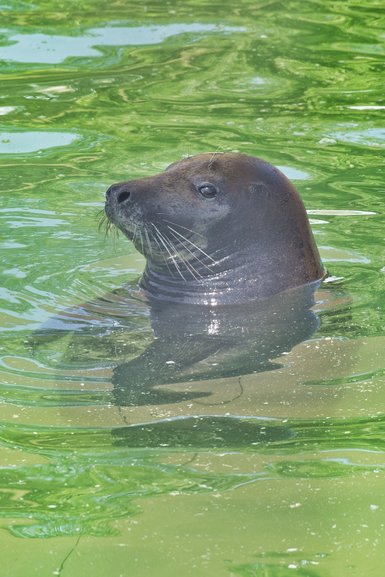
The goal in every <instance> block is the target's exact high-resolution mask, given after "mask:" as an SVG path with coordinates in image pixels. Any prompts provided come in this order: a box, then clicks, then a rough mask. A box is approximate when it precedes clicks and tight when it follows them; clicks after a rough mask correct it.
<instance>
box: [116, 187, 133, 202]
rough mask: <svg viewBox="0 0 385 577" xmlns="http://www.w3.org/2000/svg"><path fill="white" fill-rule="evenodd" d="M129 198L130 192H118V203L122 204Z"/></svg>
mask: <svg viewBox="0 0 385 577" xmlns="http://www.w3.org/2000/svg"><path fill="white" fill-rule="evenodd" d="M130 196H131V192H130V191H129V190H122V192H119V194H118V203H119V204H120V203H122V202H125V201H126V200H128V199H129V198H130Z"/></svg>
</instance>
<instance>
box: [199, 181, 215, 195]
mask: <svg viewBox="0 0 385 577" xmlns="http://www.w3.org/2000/svg"><path fill="white" fill-rule="evenodd" d="M198 192H199V193H200V194H201V195H202V196H204V197H205V198H214V197H216V196H217V194H218V190H217V188H216V187H215V186H214V185H213V184H210V183H209V182H205V183H204V184H201V185H200V186H198Z"/></svg>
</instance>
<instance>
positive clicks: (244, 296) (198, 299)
mask: <svg viewBox="0 0 385 577" xmlns="http://www.w3.org/2000/svg"><path fill="white" fill-rule="evenodd" d="M248 252H249V251H248ZM249 254H250V253H249ZM232 257H233V258H229V257H227V258H225V259H223V260H222V261H217V266H216V267H213V270H212V271H209V270H208V269H207V268H204V267H202V268H201V269H200V270H196V271H195V276H196V273H199V275H200V276H199V278H194V277H193V276H192V274H191V271H189V270H188V269H183V268H181V265H180V266H178V268H177V269H176V268H175V267H174V269H171V267H168V268H166V267H159V266H152V264H153V263H151V261H149V260H147V264H146V268H145V270H144V273H143V276H142V278H141V281H140V286H141V288H142V289H143V290H144V293H145V296H146V297H147V298H148V300H150V301H154V300H155V301H163V302H166V301H167V302H174V303H183V304H194V305H208V306H216V305H227V304H232V305H233V304H235V303H237V304H241V303H247V302H251V301H254V300H260V299H266V298H270V297H271V296H272V295H274V294H278V293H281V292H284V291H286V290H288V289H290V288H294V287H298V286H302V285H306V284H309V283H311V282H312V281H315V282H316V284H318V282H319V281H320V280H321V278H322V276H323V271H322V268H320V269H319V271H318V274H316V275H314V272H313V274H310V275H308V274H307V271H304V270H302V264H301V262H298V261H297V262H288V261H287V259H286V260H285V259H284V258H282V255H278V254H277V255H276V256H272V255H271V254H270V256H269V257H268V258H266V259H260V258H259V259H257V258H254V259H252V261H251V262H250V261H248V260H245V259H244V255H242V254H236V255H232ZM235 257H236V258H235ZM242 257H243V258H242Z"/></svg>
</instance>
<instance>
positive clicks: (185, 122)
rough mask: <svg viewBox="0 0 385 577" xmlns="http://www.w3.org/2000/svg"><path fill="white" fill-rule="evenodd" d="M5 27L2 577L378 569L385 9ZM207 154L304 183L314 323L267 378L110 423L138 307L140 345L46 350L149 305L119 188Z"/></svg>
mask: <svg viewBox="0 0 385 577" xmlns="http://www.w3.org/2000/svg"><path fill="white" fill-rule="evenodd" d="M0 21H1V29H0V83H1V90H0V163H1V171H0V186H1V191H2V194H1V199H2V203H1V208H0V218H1V236H0V244H1V249H2V267H1V277H2V278H1V292H0V301H1V302H0V310H1V312H0V316H1V326H2V333H1V342H0V347H1V367H0V370H1V385H0V396H1V405H0V426H1V434H0V457H1V458H0V518H1V521H0V527H1V529H0V539H1V550H2V551H3V555H2V567H3V568H2V571H3V574H4V576H7V577H8V576H10V577H11V576H12V577H26V576H28V577H34V576H35V575H36V576H38V575H39V576H41V575H43V574H44V575H62V576H64V575H72V576H77V575H84V574H85V573H87V574H88V573H91V572H92V574H93V575H95V576H99V575H100V576H102V575H103V576H104V575H105V574H106V573H107V572H108V574H109V575H111V577H119V576H122V575H124V576H131V575H135V577H137V576H138V577H147V576H148V577H150V576H151V577H152V576H153V575H154V574H156V575H159V576H163V575H164V576H166V575H170V574H172V573H175V574H182V573H183V574H184V575H186V577H198V576H199V577H202V576H203V577H205V576H207V577H212V576H213V575H215V576H216V577H222V576H223V577H226V576H229V577H238V576H240V577H262V576H263V577H286V576H298V577H330V576H338V577H345V576H346V577H347V576H349V577H351V576H353V577H354V576H357V577H361V576H362V575H373V576H375V577H381V576H382V574H383V567H384V562H385V554H384V548H383V541H384V523H385V520H384V519H385V517H384V510H385V499H384V482H385V481H384V468H385V459H384V441H385V436H384V406H385V393H384V369H385V364H384V345H385V340H384V320H383V319H384V312H385V311H384V299H383V290H384V271H385V263H384V248H383V247H384V215H383V197H384V161H383V153H384V146H385V124H384V109H385V98H384V90H383V78H384V53H385V32H384V31H385V10H384V8H383V7H382V6H381V5H380V4H379V3H378V2H377V1H375V0H366V1H365V2H364V3H362V2H358V1H356V0H347V1H345V0H339V1H338V0H337V1H336V2H317V1H315V0H311V1H310V2H306V3H303V2H297V1H290V2H261V1H257V2H250V1H249V0H244V1H242V2H240V3H239V2H238V3H237V5H236V6H235V5H234V3H230V2H228V1H227V0H224V1H222V2H215V1H211V0H208V1H197V0H195V1H187V2H183V4H182V3H166V4H163V3H159V2H147V1H145V2H140V3H138V2H129V1H127V2H120V1H118V0H116V1H112V2H109V3H108V6H106V4H105V2H101V1H98V0H96V1H94V2H92V3H88V2H79V1H77V2H76V3H75V2H72V1H69V2H67V3H66V5H65V7H64V8H62V9H61V11H59V10H58V7H57V5H56V4H55V3H54V2H51V0H37V1H36V2H33V3H31V2H28V3H25V2H19V1H17V0H11V1H10V2H7V3H3V4H2V5H1V6H0ZM213 150H214V151H240V152H244V153H247V154H252V155H256V156H261V157H263V158H264V159H266V160H268V161H270V162H271V163H273V164H275V165H277V166H279V167H280V168H281V169H282V170H283V171H284V172H285V173H286V174H287V175H288V176H289V177H290V178H292V179H293V180H294V182H295V184H296V186H297V188H298V189H299V190H300V192H301V195H302V197H303V199H304V202H305V204H306V207H307V209H308V211H309V215H310V218H311V222H312V226H313V231H314V234H315V237H316V240H317V244H318V246H319V248H320V252H321V256H322V258H323V261H324V263H325V266H326V267H327V269H328V271H329V278H328V282H325V283H324V284H323V285H322V286H321V287H320V290H319V291H318V293H317V299H316V300H317V303H316V306H315V314H316V315H317V317H318V319H319V328H318V329H317V331H316V332H313V334H312V335H311V336H310V337H309V338H307V339H306V340H304V341H303V342H302V343H300V344H298V345H296V346H294V348H292V350H291V351H290V352H289V353H288V354H284V355H282V356H281V357H279V358H278V359H275V362H276V363H277V364H278V367H275V368H274V370H272V369H271V367H270V368H269V370H260V371H258V372H255V373H252V372H251V373H249V374H242V375H241V377H240V376H237V375H233V376H227V377H223V378H215V379H205V380H201V381H198V382H197V381H194V382H190V381H188V380H187V382H186V383H179V384H178V383H177V384H173V385H170V387H169V388H168V389H169V391H173V392H174V393H183V392H184V391H186V390H190V391H195V390H199V391H201V392H203V393H205V396H203V397H199V398H190V399H187V400H186V399H185V400H179V401H177V402H170V403H159V404H156V403H148V404H141V405H140V404H137V405H135V406H134V405H124V404H123V405H119V403H117V402H116V399H114V396H113V394H112V392H113V382H112V381H113V370H114V367H115V366H116V365H117V364H119V363H121V362H122V361H123V362H125V361H128V360H130V359H135V358H136V357H137V356H138V355H139V354H140V353H142V352H143V351H144V350H145V349H146V347H147V346H149V345H150V343H151V342H152V329H151V325H150V319H149V312H148V310H147V309H146V307H144V306H143V304H142V303H141V302H140V301H136V304H135V306H134V305H131V308H130V314H129V318H128V321H127V322H128V329H129V331H128V332H129V338H128V337H127V331H125V332H124V335H123V337H122V338H120V337H119V334H118V333H115V334H117V337H111V336H109V337H108V338H103V334H102V329H100V327H99V329H98V330H97V331H96V332H97V334H95V335H94V339H92V338H90V337H89V336H88V337H87V339H83V340H81V339H80V338H79V339H77V340H76V339H75V341H73V340H71V336H67V337H66V338H64V339H61V340H57V341H54V342H50V343H45V344H44V346H42V345H41V346H39V347H34V346H32V345H31V340H30V335H31V333H32V332H33V331H36V330H37V329H39V327H41V325H42V324H43V323H44V322H45V321H46V320H47V319H49V318H52V316H54V315H56V314H58V312H59V311H63V310H66V309H68V308H72V309H73V308H74V307H76V306H81V305H82V303H84V302H87V301H90V300H92V299H95V298H99V297H101V296H102V295H104V294H106V293H107V292H108V291H113V290H115V289H118V288H119V287H122V286H127V285H128V286H129V287H130V289H131V290H134V287H135V285H136V282H137V279H138V277H139V276H140V273H141V271H142V269H143V262H144V261H143V258H142V257H141V256H140V255H139V254H138V253H136V252H135V251H134V249H133V248H132V246H131V245H130V244H129V243H128V242H127V241H126V240H125V239H123V238H121V237H120V238H114V237H108V238H105V236H104V234H103V232H102V231H99V230H98V212H99V211H100V210H101V209H102V206H103V195H104V191H105V189H106V188H107V186H108V185H109V184H111V183H112V182H117V181H120V180H124V179H129V178H137V177H141V176H147V175H149V174H153V173H155V172H157V171H159V170H162V169H163V168H164V167H166V166H167V165H168V164H169V163H171V162H173V161H175V160H177V159H179V158H181V157H183V156H185V155H189V154H195V153H200V152H204V151H213ZM127 290H128V289H127ZM119 294H120V293H119ZM104 313H105V314H106V315H107V311H104ZM102 316H103V315H102ZM107 316H108V315H107ZM91 324H92V323H91ZM107 336H108V335H107ZM120 336H122V335H120Z"/></svg>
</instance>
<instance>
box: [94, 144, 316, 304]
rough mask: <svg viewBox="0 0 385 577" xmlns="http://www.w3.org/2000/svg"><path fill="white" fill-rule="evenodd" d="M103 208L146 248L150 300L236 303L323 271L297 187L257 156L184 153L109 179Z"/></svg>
mask: <svg viewBox="0 0 385 577" xmlns="http://www.w3.org/2000/svg"><path fill="white" fill-rule="evenodd" d="M105 212H106V215H107V218H108V219H109V221H110V222H111V223H113V224H114V225H115V226H116V227H118V228H119V229H120V230H121V231H122V232H123V233H124V234H125V235H126V236H127V237H128V238H129V239H130V240H131V241H132V242H133V243H134V245H135V247H136V248H137V250H139V252H141V253H142V254H143V255H144V256H145V258H146V267H145V270H144V273H143V276H142V278H141V281H140V285H141V287H142V289H143V290H144V293H145V295H146V296H147V298H148V299H149V300H150V301H154V300H160V301H168V302H174V303H184V304H198V305H204V304H206V305H214V306H215V305H224V304H240V303H245V302H251V301H255V300H260V299H266V298H269V297H271V296H272V295H275V294H278V293H281V292H283V291H287V290H288V289H292V288H294V287H299V286H302V285H306V284H309V283H312V282H319V281H320V280H321V279H322V277H323V275H324V269H323V267H322V263H321V260H320V256H319V253H318V250H317V247H316V244H315V241H314V238H313V234H312V232H311V228H310V225H309V221H308V218H307V214H306V211H305V207H304V205H303V202H302V200H301V198H300V196H299V193H298V192H297V190H296V189H295V188H294V186H293V185H292V184H291V182H290V181H289V180H288V179H287V178H286V176H285V175H284V174H282V172H280V171H279V170H278V169H277V168H275V167H273V166H272V165H270V164H269V163H267V162H265V161H263V160H261V159H260V158H255V157H252V156H248V155H245V154H235V153H204V154H199V155H197V156H191V157H188V158H185V159H183V160H181V161H179V162H175V163H173V164H171V165H170V166H169V167H168V168H167V169H166V170H165V171H164V172H162V173H160V174H157V175H155V176H150V177H147V178H142V179H138V180H131V181H127V182H120V183H117V184H113V185H112V186H110V188H109V189H108V190H107V193H106V205H105Z"/></svg>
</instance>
